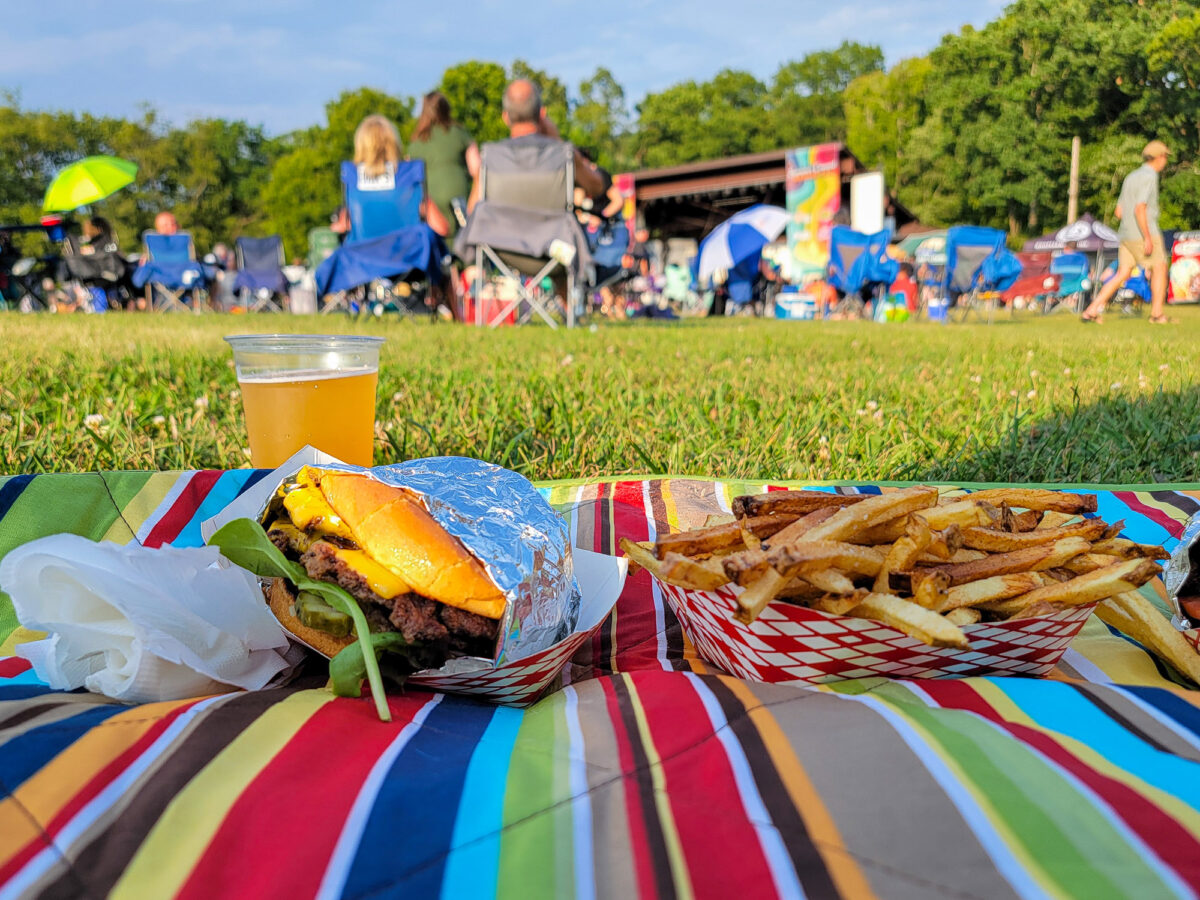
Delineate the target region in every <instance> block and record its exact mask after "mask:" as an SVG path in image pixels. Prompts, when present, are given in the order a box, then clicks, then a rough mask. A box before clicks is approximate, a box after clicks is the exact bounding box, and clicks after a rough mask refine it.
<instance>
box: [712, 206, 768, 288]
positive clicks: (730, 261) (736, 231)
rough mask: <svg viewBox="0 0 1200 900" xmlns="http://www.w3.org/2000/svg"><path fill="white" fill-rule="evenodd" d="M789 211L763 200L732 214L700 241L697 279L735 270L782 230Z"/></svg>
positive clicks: (760, 250) (759, 251) (760, 251)
mask: <svg viewBox="0 0 1200 900" xmlns="http://www.w3.org/2000/svg"><path fill="white" fill-rule="evenodd" d="M787 223H788V214H787V210H785V209H780V208H779V207H778V206H769V205H767V204H765V203H760V204H759V205H758V206H751V207H750V208H749V209H743V210H742V211H741V212H740V213H735V214H734V215H732V216H730V217H729V218H728V219H726V220H725V221H724V222H722V223H721V224H720V225H718V226H717V227H716V228H714V229H713V231H712V233H711V234H710V235H709V236H708V237H706V238H705V239H704V240H703V241H701V242H700V261H699V264H698V271H697V278H698V279H699V280H700V281H701V282H705V281H707V280H708V279H709V278H711V277H712V274H713V272H716V271H717V270H718V269H732V268H733V267H734V266H736V265H737V264H738V263H740V262H743V261H745V260H747V259H750V258H751V257H752V256H755V255H757V254H759V253H762V248H763V247H765V246H766V245H767V244H769V243H771V241H773V240H775V238H777V237H779V235H781V234H782V233H783V229H784V228H786V227H787Z"/></svg>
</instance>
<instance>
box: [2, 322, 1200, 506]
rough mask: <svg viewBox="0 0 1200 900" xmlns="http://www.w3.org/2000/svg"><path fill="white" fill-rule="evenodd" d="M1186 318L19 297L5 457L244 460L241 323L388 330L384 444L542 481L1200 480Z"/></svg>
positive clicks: (395, 451)
mask: <svg viewBox="0 0 1200 900" xmlns="http://www.w3.org/2000/svg"><path fill="white" fill-rule="evenodd" d="M1173 314H1174V315H1176V316H1178V317H1179V318H1180V320H1181V321H1180V322H1179V324H1177V325H1173V326H1168V327H1165V328H1164V327H1155V326H1152V325H1149V324H1148V323H1146V322H1145V321H1144V320H1143V319H1121V318H1119V317H1117V316H1110V317H1109V318H1108V321H1107V324H1105V325H1103V326H1099V327H1097V326H1090V325H1083V324H1082V323H1080V322H1079V321H1078V320H1076V319H1074V318H1071V317H1069V316H1066V315H1062V316H1059V317H1051V318H1048V319H1044V318H1037V317H1032V316H1029V317H1021V316H1018V317H1017V318H1016V319H1015V320H1009V319H1007V318H1006V317H1004V316H1001V318H1000V319H999V320H998V322H997V323H996V324H995V325H992V326H986V325H982V324H980V325H976V324H972V325H969V326H963V325H950V326H942V325H936V324H931V323H906V324H896V325H875V324H872V323H868V322H830V323H801V322H774V321H758V320H749V319H732V320H723V321H718V322H709V321H684V322H679V323H661V322H660V323H655V322H647V323H644V324H617V325H614V324H606V323H599V324H598V325H597V326H596V327H595V328H588V327H583V328H580V329H578V330H576V331H574V332H571V333H567V332H565V331H563V330H559V331H550V330H549V329H546V328H543V327H537V328H533V327H530V328H524V329H520V330H515V329H506V330H500V331H491V332H480V331H477V330H476V329H474V328H468V327H461V326H453V325H446V324H429V323H424V322H422V323H416V322H412V321H395V320H392V321H387V322H366V323H357V322H350V321H348V320H346V319H343V318H332V319H331V318H323V319H316V318H304V319H299V318H291V317H288V318H284V317H271V316H265V315H263V316H255V317H252V318H248V317H229V316H213V315H209V316H203V317H196V318H194V317H190V316H185V315H177V316H166V317H164V316H154V317H150V316H138V315H108V316H73V317H69V316H60V317H55V316H21V315H15V314H9V315H4V316H3V318H2V319H0V329H2V330H3V331H2V333H3V337H4V346H5V348H6V352H5V354H4V359H3V362H2V363H0V467H2V469H3V472H5V473H19V472H42V471H74V470H86V469H121V468H136V469H169V468H194V467H238V466H245V465H248V454H247V451H246V450H244V447H245V446H246V438H245V431H244V429H243V427H242V422H241V407H240V402H239V400H238V394H237V382H236V379H235V377H234V372H233V369H232V361H231V357H230V353H229V351H228V349H227V346H226V344H225V343H224V342H223V341H222V340H221V338H222V336H223V335H226V334H232V333H239V332H243V331H248V330H258V331H269V330H272V329H276V328H280V327H286V328H287V329H289V330H295V331H322V330H330V329H334V330H339V331H347V332H364V333H372V334H379V335H382V336H385V337H386V338H387V339H388V340H387V343H386V345H385V348H384V353H383V364H382V371H381V378H380V389H379V403H378V423H377V429H376V431H377V435H378V438H379V439H378V442H377V445H376V461H377V462H380V463H382V462H391V461H395V460H399V459H405V458H410V457H415V456H427V455H436V454H461V455H469V456H478V457H481V458H484V459H488V460H492V461H494V462H497V463H500V464H502V465H505V466H509V467H511V468H513V469H516V470H518V471H520V472H522V473H524V474H526V475H528V476H530V477H531V478H535V479H559V478H583V477H595V476H603V475H618V474H628V473H673V474H692V475H709V476H714V477H754V478H760V477H761V478H771V479H795V480H834V479H855V480H892V479H894V480H925V479H929V480H948V481H1012V482H1059V481H1063V482H1081V483H1135V482H1155V481H1160V482H1178V481H1197V480H1200V477H1198V472H1200V390H1198V388H1197V374H1198V368H1197V364H1196V361H1195V354H1196V347H1197V342H1198V339H1200V310H1191V309H1184V310H1177V311H1174V312H1173Z"/></svg>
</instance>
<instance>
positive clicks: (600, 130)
mask: <svg viewBox="0 0 1200 900" xmlns="http://www.w3.org/2000/svg"><path fill="white" fill-rule="evenodd" d="M628 119H629V114H628V112H627V111H626V108H625V89H624V88H622V87H621V85H620V84H619V83H618V82H617V79H616V78H615V77H613V74H612V72H610V71H609V70H608V69H606V68H604V67H603V66H600V67H598V68H597V69H596V71H595V72H594V73H593V74H592V76H591V77H590V78H585V79H584V80H583V81H581V82H580V83H579V100H578V102H576V104H575V108H574V110H573V111H572V113H571V127H570V133H569V135H568V136H569V137H570V138H571V140H572V141H574V142H575V143H576V144H578V145H579V146H581V147H586V148H587V149H588V150H590V151H591V152H592V154H593V156H594V159H595V160H596V162H597V163H598V164H599V165H601V166H603V167H604V168H606V169H608V170H610V171H613V170H615V169H618V168H623V167H624V166H625V165H626V159H625V154H624V152H623V150H624V148H623V147H622V142H623V140H624V137H625V132H626V129H627V128H628V125H629V122H628Z"/></svg>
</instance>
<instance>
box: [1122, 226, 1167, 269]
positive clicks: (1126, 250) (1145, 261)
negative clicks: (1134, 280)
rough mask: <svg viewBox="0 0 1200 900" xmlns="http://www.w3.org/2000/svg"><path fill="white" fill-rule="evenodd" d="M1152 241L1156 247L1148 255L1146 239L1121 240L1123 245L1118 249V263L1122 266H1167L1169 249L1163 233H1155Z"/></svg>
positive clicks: (1145, 267) (1144, 267) (1150, 267)
mask: <svg viewBox="0 0 1200 900" xmlns="http://www.w3.org/2000/svg"><path fill="white" fill-rule="evenodd" d="M1151 241H1152V242H1153V244H1154V249H1153V251H1152V252H1151V253H1150V255H1149V256H1147V255H1146V245H1145V242H1144V241H1140V240H1138V241H1121V246H1120V248H1119V249H1118V250H1117V265H1119V266H1121V267H1122V268H1132V267H1133V266H1141V267H1142V268H1143V269H1152V268H1154V267H1155V266H1156V265H1163V266H1165V265H1166V264H1167V249H1166V247H1165V246H1164V245H1163V239H1162V235H1161V234H1156V235H1154V237H1153V238H1151Z"/></svg>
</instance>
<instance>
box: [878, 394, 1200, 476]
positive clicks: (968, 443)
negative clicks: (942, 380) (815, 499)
mask: <svg viewBox="0 0 1200 900" xmlns="http://www.w3.org/2000/svg"><path fill="white" fill-rule="evenodd" d="M889 477H891V478H895V479H897V480H904V481H926V480H928V481H962V482H968V481H1000V482H1035V483H1036V482H1045V483H1050V482H1063V483H1075V484H1154V483H1164V482H1200V387H1190V388H1186V389H1184V390H1183V391H1181V392H1168V391H1162V390H1159V391H1156V392H1155V393H1147V394H1145V395H1142V396H1137V397H1125V396H1110V397H1107V398H1104V399H1102V400H1099V401H1098V402H1095V403H1092V404H1090V405H1083V404H1081V403H1080V400H1079V395H1078V393H1076V395H1075V403H1074V406H1073V407H1072V408H1071V409H1070V410H1069V411H1065V412H1060V413H1058V414H1057V415H1054V416H1051V417H1050V418H1044V419H1035V418H1033V417H1032V416H1029V415H1027V414H1024V413H1020V414H1018V415H1016V416H1014V417H1013V418H1012V419H1011V420H1010V421H1009V422H1008V423H1007V425H1006V426H998V427H997V429H996V431H995V432H994V433H993V434H992V435H991V436H990V437H988V436H984V435H978V434H972V435H970V436H969V437H967V438H965V439H964V440H963V441H962V442H961V444H960V445H959V447H958V448H957V451H956V452H953V453H951V454H944V455H943V456H942V458H940V459H938V460H936V461H929V460H926V461H920V462H916V463H914V464H912V465H910V466H905V467H903V468H902V469H901V470H899V471H897V472H895V473H893V474H891V475H889Z"/></svg>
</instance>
